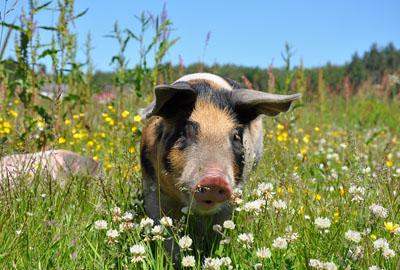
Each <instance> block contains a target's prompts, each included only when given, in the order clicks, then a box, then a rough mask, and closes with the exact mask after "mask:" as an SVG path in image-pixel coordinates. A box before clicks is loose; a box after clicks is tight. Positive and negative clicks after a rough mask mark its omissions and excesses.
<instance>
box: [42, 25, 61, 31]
mask: <svg viewBox="0 0 400 270" xmlns="http://www.w3.org/2000/svg"><path fill="white" fill-rule="evenodd" d="M39 28H40V29H43V30H48V31H58V29H57V27H53V26H39Z"/></svg>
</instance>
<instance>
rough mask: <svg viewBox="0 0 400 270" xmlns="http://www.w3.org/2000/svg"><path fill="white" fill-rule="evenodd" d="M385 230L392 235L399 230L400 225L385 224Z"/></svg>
mask: <svg viewBox="0 0 400 270" xmlns="http://www.w3.org/2000/svg"><path fill="white" fill-rule="evenodd" d="M384 225H385V229H386V230H387V231H389V232H390V233H394V232H395V231H396V230H397V229H398V228H399V224H394V223H393V222H384Z"/></svg>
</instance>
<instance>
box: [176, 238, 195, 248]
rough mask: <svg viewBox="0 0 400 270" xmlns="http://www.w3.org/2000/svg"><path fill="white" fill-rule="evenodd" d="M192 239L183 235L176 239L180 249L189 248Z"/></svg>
mask: <svg viewBox="0 0 400 270" xmlns="http://www.w3.org/2000/svg"><path fill="white" fill-rule="evenodd" d="M192 243H193V240H192V238H190V237H189V236H187V235H185V236H183V237H182V238H181V239H179V241H178V245H179V246H180V247H181V249H182V250H190V246H191V245H192Z"/></svg>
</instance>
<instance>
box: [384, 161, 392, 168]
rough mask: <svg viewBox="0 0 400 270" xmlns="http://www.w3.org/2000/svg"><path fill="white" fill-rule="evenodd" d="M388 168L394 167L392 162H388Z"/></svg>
mask: <svg viewBox="0 0 400 270" xmlns="http://www.w3.org/2000/svg"><path fill="white" fill-rule="evenodd" d="M386 166H388V167H389V168H390V167H393V161H392V160H386Z"/></svg>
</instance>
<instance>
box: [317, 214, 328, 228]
mask: <svg viewBox="0 0 400 270" xmlns="http://www.w3.org/2000/svg"><path fill="white" fill-rule="evenodd" d="M314 224H315V225H316V226H317V228H318V229H328V228H329V227H330V226H331V221H330V220H329V218H321V217H318V218H316V219H315V221H314Z"/></svg>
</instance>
